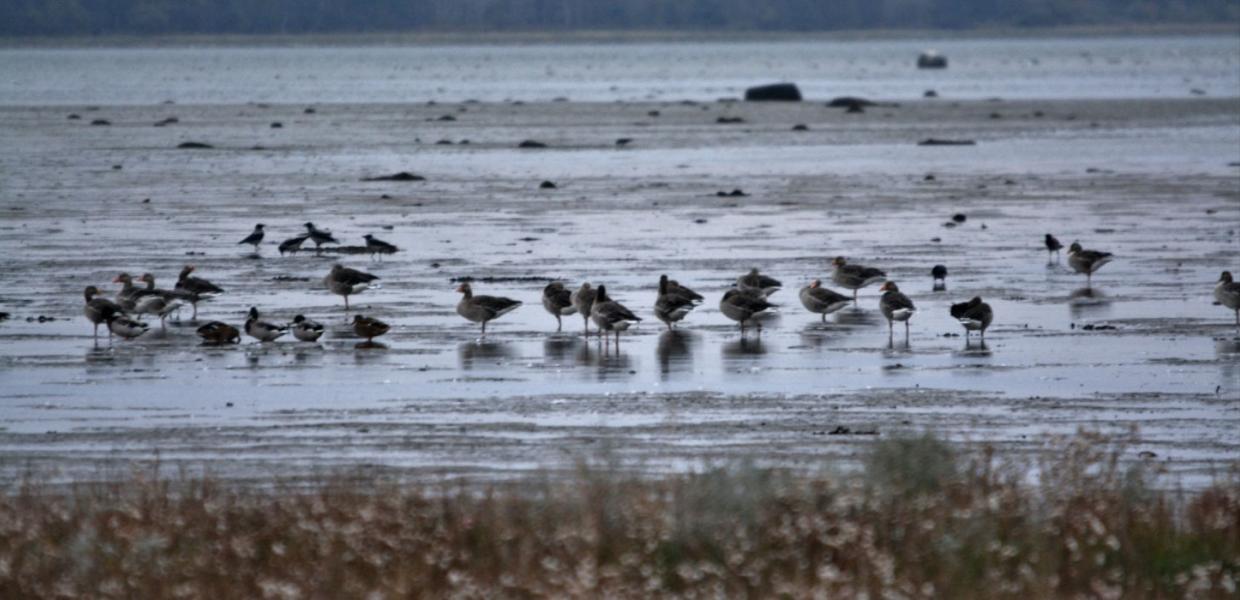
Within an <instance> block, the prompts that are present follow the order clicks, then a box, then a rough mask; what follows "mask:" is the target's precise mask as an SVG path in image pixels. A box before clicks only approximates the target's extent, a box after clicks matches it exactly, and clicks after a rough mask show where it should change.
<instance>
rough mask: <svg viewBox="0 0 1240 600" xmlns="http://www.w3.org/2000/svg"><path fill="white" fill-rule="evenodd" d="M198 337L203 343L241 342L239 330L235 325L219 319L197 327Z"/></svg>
mask: <svg viewBox="0 0 1240 600" xmlns="http://www.w3.org/2000/svg"><path fill="white" fill-rule="evenodd" d="M198 337H200V338H202V342H203V343H204V344H211V345H217V346H218V345H223V344H237V343H240V342H241V332H240V331H237V328H236V327H233V326H232V325H229V324H228V323H222V322H220V321H211V322H209V323H207V324H206V325H203V326H202V327H199V328H198Z"/></svg>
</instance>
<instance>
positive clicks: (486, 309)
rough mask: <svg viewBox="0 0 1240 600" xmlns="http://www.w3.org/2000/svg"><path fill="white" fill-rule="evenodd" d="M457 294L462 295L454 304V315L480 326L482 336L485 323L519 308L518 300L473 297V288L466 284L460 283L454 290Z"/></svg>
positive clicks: (485, 330)
mask: <svg viewBox="0 0 1240 600" xmlns="http://www.w3.org/2000/svg"><path fill="white" fill-rule="evenodd" d="M456 291H457V292H460V293H461V294H464V295H463V296H462V297H461V301H460V302H457V303H456V313H457V314H458V315H461V316H462V317H465V318H466V319H468V320H470V321H473V322H474V323H481V324H482V335H486V333H487V322H488V321H492V320H495V319H498V318H500V317H502V316H504V315H506V314H508V313H510V312H512V311H514V310H516V309H517V307H519V306H521V304H522V303H521V301H520V300H513V299H512V298H503V297H499V296H475V295H474V290H473V288H472V287H471V286H470V285H469V284H468V283H462V284H461V285H460V286H458V287H457V288H456Z"/></svg>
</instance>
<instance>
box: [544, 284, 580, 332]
mask: <svg viewBox="0 0 1240 600" xmlns="http://www.w3.org/2000/svg"><path fill="white" fill-rule="evenodd" d="M542 305H543V308H545V309H547V312H549V313H551V314H552V316H554V317H555V330H556V331H560V330H561V329H562V328H563V323H562V322H561V321H560V317H561V316H563V315H571V314H573V313H576V312H577V307H576V306H573V295H572V293H571V292H569V291H568V290H567V289H566V288H565V287H564V284H563V283H560V282H558V281H552V282H551V283H548V284H547V287H545V288H543V293H542Z"/></svg>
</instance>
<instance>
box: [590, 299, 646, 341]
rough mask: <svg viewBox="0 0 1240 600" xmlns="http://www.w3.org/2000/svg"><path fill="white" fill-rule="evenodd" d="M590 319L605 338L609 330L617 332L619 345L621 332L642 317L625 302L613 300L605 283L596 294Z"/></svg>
mask: <svg viewBox="0 0 1240 600" xmlns="http://www.w3.org/2000/svg"><path fill="white" fill-rule="evenodd" d="M590 319H591V320H593V321H594V324H595V325H596V326H597V327H598V330H599V334H600V335H601V336H603V338H602V339H603V340H605V339H606V336H607V332H609V331H614V332H616V345H617V346H619V345H620V332H621V331H624V330H626V329H628V328H629V327H630V326H632V325H633V324H634V323H637V322H638V321H641V317H638V316H637V315H635V314H633V313H632V311H630V310H629V309H627V308H625V307H624V305H623V304H620V303H619V302H616V301H615V300H612V299H611V298H610V297H609V296H608V295H607V286H605V285H600V286H598V293H596V294H595V295H594V304H593V305H592V306H591V307H590Z"/></svg>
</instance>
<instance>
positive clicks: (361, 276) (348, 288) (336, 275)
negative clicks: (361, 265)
mask: <svg viewBox="0 0 1240 600" xmlns="http://www.w3.org/2000/svg"><path fill="white" fill-rule="evenodd" d="M376 279H379V277H378V276H376V275H371V274H370V273H365V272H362V271H358V270H357V269H350V268H348V267H346V266H344V265H341V264H335V265H332V270H331V271H330V272H328V273H327V277H324V278H323V283H324V285H326V286H327V289H328V290H329V291H331V293H333V294H336V295H337V296H344V310H345V311H346V312H348V310H349V296H351V295H353V294H360V293H362V292H364V291H366V290H368V289H370V286H371V282H372V281H375V280H376Z"/></svg>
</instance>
